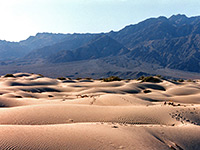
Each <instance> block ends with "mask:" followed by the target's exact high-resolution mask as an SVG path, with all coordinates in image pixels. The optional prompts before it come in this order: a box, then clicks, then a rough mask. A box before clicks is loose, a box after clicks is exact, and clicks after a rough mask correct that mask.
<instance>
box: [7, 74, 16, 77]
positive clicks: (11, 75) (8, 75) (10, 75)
mask: <svg viewBox="0 0 200 150" xmlns="http://www.w3.org/2000/svg"><path fill="white" fill-rule="evenodd" d="M4 77H15V76H14V75H13V74H6V75H5V76H4Z"/></svg>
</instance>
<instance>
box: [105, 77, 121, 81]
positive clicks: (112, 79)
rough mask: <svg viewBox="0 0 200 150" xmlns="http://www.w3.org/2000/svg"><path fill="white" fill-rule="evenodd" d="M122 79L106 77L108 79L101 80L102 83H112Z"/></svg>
mask: <svg viewBox="0 0 200 150" xmlns="http://www.w3.org/2000/svg"><path fill="white" fill-rule="evenodd" d="M121 80H122V79H120V78H119V77H117V76H111V77H108V78H103V81H104V82H112V81H121Z"/></svg>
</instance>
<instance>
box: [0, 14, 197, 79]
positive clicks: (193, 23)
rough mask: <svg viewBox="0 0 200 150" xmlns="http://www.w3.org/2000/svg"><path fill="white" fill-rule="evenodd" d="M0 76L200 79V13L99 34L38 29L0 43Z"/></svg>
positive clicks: (151, 20)
mask: <svg viewBox="0 0 200 150" xmlns="http://www.w3.org/2000/svg"><path fill="white" fill-rule="evenodd" d="M0 60H1V62H0V64H1V66H0V69H1V72H0V73H1V74H5V73H8V72H10V73H16V72H22V71H23V72H34V73H42V74H44V75H46V76H50V77H56V76H67V77H72V78H76V77H93V78H100V77H106V76H111V75H117V76H120V77H121V78H135V77H137V76H140V75H143V74H144V75H145V74H161V75H163V76H167V77H172V78H179V77H183V78H198V77H200V74H199V73H200V17H191V18H188V17H187V16H185V15H173V16H171V17H170V18H166V17H158V18H150V19H147V20H145V21H143V22H140V23H138V24H135V25H129V26H126V27H125V28H123V29H122V30H120V31H117V32H114V31H111V32H109V33H99V34H89V33H88V34H52V33H38V34H37V35H36V36H31V37H29V38H28V39H27V40H24V41H20V42H7V41H0Z"/></svg>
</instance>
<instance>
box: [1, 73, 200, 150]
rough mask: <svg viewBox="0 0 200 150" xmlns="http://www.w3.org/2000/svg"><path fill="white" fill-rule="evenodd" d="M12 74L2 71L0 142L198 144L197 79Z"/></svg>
mask: <svg viewBox="0 0 200 150" xmlns="http://www.w3.org/2000/svg"><path fill="white" fill-rule="evenodd" d="M14 76H15V77H4V76H2V77H0V107H1V108H0V149H22V150H25V149H42V150H43V149H50V150H51V149H52V150H55V149H62V150H63V149H69V150H71V149H72V150H94V149H95V150H112V149H113V150H115V149H125V150H132V149H141V150H151V149H152V150H157V149H158V150H160V149H162V150H165V149H175V150H182V149H184V150H198V149H200V127H199V125H200V82H199V81H198V80H195V82H187V81H185V82H173V81H170V80H165V79H162V82H160V83H151V82H141V81H137V80H122V81H113V82H103V81H100V80H88V79H82V80H69V79H67V80H58V79H51V78H47V77H42V76H40V75H37V74H29V73H17V74H14ZM147 90H148V92H146V91H147Z"/></svg>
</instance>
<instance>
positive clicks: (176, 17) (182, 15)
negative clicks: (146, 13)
mask: <svg viewBox="0 0 200 150" xmlns="http://www.w3.org/2000/svg"><path fill="white" fill-rule="evenodd" d="M180 19H181V20H183V19H184V20H185V19H188V17H187V16H186V15H184V14H177V15H172V16H171V17H170V18H169V20H171V21H175V20H180Z"/></svg>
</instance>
